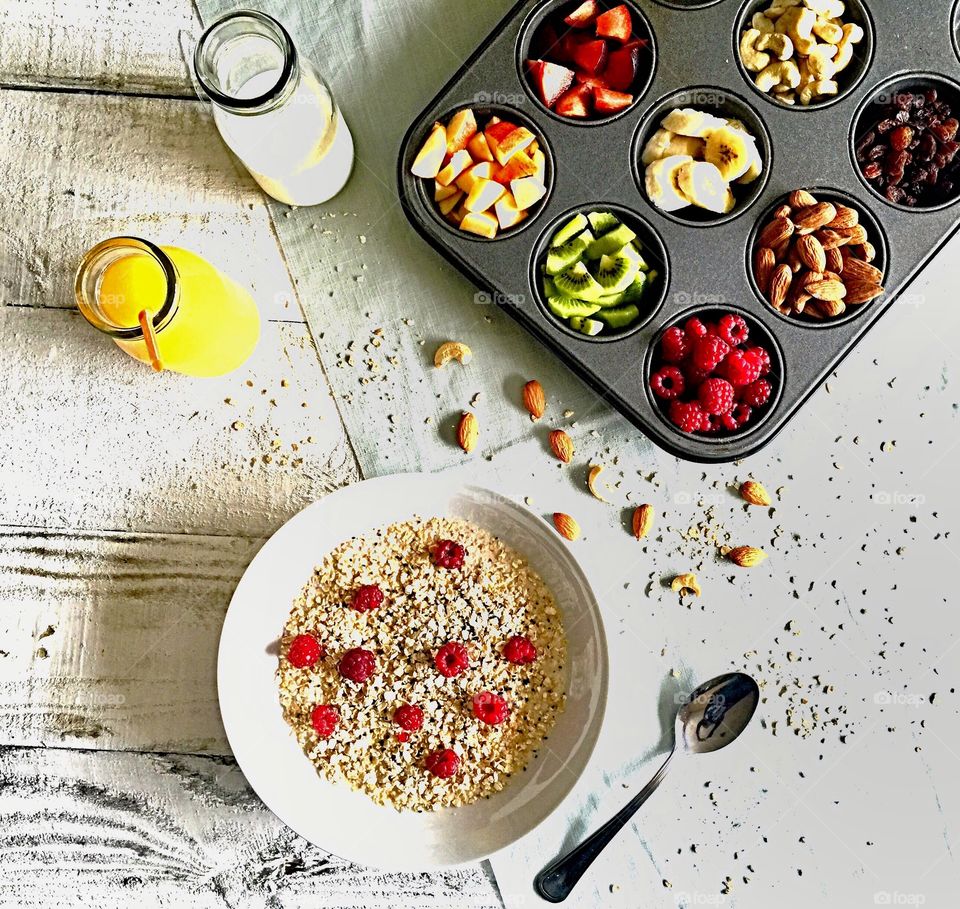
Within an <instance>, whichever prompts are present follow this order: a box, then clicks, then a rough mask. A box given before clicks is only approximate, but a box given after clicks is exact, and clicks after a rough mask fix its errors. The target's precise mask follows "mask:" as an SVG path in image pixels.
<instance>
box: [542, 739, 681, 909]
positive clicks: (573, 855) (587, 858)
mask: <svg viewBox="0 0 960 909" xmlns="http://www.w3.org/2000/svg"><path fill="white" fill-rule="evenodd" d="M675 753H676V751H675V750H674V751H671V752H670V754H669V755H667V759H666V760H665V761H664V762H663V766H661V768H660V769H659V770H658V771H657V772H656V773H655V774H654V776H653V779H652V780H650V782H649V783H647V785H646V786H644V787H643V789H641V790H640V791H639V792H638V793H637V794H636V795H635V796H634V797H633V798H632V799H631V800H630V801H629V802H628V803H627V804H626V805H624V806H623V808H621V809H620V810H619V811H618V812H617V813H616V814H615V815H614V816H613V817H612V818H610V820H609V821H607V822H606V824H604V825H603V826H602V827H601V828H600V829H599V830H597V831H596V832H595V833H593V834H591V835H590V836H589V837H588V838H587V839H585V840H584V841H583V842H582V843H581V844H580V845H579V846H577V847H576V848H575V849H573V850H571V851H570V852H568V853H567V854H566V855H564V856H562V857H561V858H559V859H557V860H556V861H555V862H554V863H553V864H551V865H548V866H547V867H546V868H544V869H543V870H542V871H541V872H540V873H539V874H538V875H537V876H536V878H535V879H534V882H533V885H534V889H535V890H536V891H537V893H538V894H539V895H540V896H542V897H543V898H544V899H545V900H548V901H549V902H551V903H562V902H563V901H564V900H565V899H566V898H567V897H568V896H570V893H571V891H572V890H573V888H574V887H576V885H577V881H579V880H580V878H581V877H583V875H584V874H585V873H586V870H587V869H588V868H589V867H590V866H591V865H592V864H593V861H594V859H595V858H596V857H597V856H598V855H600V853H601V852H603V850H604V848H606V846H607V844H608V843H609V842H610V840H612V839H613V838H614V837H615V836H616V835H617V834H618V833H619V832H620V830H621V829H622V828H623V826H624V825H625V824H626V823H627V821H629V820H630V818H632V817H633V815H634V814H635V813H636V811H637V809H638V808H639V807H640V806H641V805H642V804H643V803H644V802H645V801H646V800H647V799H648V798H650V796H651V795H653V793H654V792H656V791H657V787H658V786H659V785H660V784H661V783H662V782H663V778H664V777H665V776H666V775H667V768H668V767H669V765H670V761H671V759H672V758H673V756H674V754H675Z"/></svg>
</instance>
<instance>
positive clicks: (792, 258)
mask: <svg viewBox="0 0 960 909" xmlns="http://www.w3.org/2000/svg"><path fill="white" fill-rule="evenodd" d="M800 239H802V238H800ZM786 262H787V265H789V266H790V271H792V272H793V273H794V274H796V273H797V272H798V271H800V269H801V268H803V262H802V261H800V253H798V252H797V241H796V240H795V241H793V242H792V243H791V244H790V251H789V252H788V253H787V259H786Z"/></svg>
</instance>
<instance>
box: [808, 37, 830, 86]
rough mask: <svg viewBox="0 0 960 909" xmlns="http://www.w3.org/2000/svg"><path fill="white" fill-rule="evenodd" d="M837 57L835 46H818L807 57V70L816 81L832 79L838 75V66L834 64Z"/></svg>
mask: <svg viewBox="0 0 960 909" xmlns="http://www.w3.org/2000/svg"><path fill="white" fill-rule="evenodd" d="M836 55H837V48H836V46H835V45H833V44H818V45H817V46H816V47H815V48H814V49H813V50H812V51H811V52H810V53H809V54H808V55H807V70H808V71H809V73H810V75H811V76H813V77H814V80H820V79H832V78H833V77H834V76H835V75H836V73H837V65H836V64H835V63H834V62H833V59H834V57H836Z"/></svg>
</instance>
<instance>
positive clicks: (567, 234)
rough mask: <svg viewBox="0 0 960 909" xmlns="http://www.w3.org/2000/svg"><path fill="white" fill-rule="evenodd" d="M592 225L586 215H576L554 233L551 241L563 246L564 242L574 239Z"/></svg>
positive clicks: (553, 243) (552, 243)
mask: <svg viewBox="0 0 960 909" xmlns="http://www.w3.org/2000/svg"><path fill="white" fill-rule="evenodd" d="M589 226H590V222H589V221H588V220H587V218H586V215H576V216H575V217H574V218H573V219H572V220H571V221H568V222H567V223H566V224H565V225H564V226H563V227H561V228H560V230H558V231H557V232H556V233H555V234H554V235H553V240H551V241H550V245H551V246H563V244H564V243H567V242H569V241H570V240H572V239H573V238H574V237H575V236H576V235H577V234H579V233H581V232H582V231H584V230H586V229H587V228H588V227H589Z"/></svg>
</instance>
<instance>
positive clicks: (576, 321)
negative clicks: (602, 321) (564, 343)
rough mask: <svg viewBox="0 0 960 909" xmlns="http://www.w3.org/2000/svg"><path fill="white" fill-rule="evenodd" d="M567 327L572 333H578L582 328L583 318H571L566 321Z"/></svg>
mask: <svg viewBox="0 0 960 909" xmlns="http://www.w3.org/2000/svg"><path fill="white" fill-rule="evenodd" d="M567 325H569V326H570V327H571V328H572V329H573V330H574V331H580V329H581V328H583V317H582V316H571V317H570V318H569V319H567Z"/></svg>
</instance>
